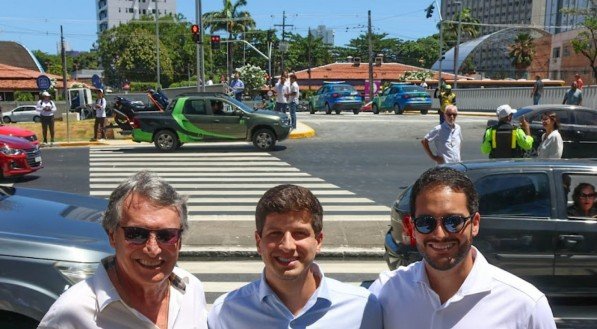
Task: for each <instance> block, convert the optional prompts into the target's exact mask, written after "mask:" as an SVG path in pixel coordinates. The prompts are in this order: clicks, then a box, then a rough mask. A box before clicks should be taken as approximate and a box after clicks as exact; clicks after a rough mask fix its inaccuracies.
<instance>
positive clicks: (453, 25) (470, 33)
mask: <svg viewBox="0 0 597 329" xmlns="http://www.w3.org/2000/svg"><path fill="white" fill-rule="evenodd" d="M459 17H460V12H457V13H456V14H455V15H454V17H452V19H451V20H450V21H447V22H444V23H442V24H443V30H444V40H443V41H444V44H445V45H446V48H452V47H454V46H455V45H456V40H457V38H458V19H459ZM478 23H479V20H478V19H476V18H475V17H474V16H473V15H472V13H471V9H470V8H463V9H462V20H461V24H460V42H462V41H463V40H468V39H473V38H476V37H477V35H479V25H476V24H478Z"/></svg>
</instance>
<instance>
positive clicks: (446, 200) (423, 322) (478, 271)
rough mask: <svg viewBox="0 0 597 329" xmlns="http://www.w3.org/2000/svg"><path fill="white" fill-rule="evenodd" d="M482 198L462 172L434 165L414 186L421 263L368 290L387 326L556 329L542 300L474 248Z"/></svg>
mask: <svg viewBox="0 0 597 329" xmlns="http://www.w3.org/2000/svg"><path fill="white" fill-rule="evenodd" d="M478 208H479V198H478V195H477V192H476V191H475V187H474V185H473V183H472V181H471V180H470V179H469V178H468V177H467V176H466V175H465V174H464V173H462V172H460V171H457V170H454V169H452V168H447V167H435V168H432V169H429V170H427V171H426V172H425V173H423V174H422V175H421V177H419V179H418V180H417V181H416V182H415V184H414V185H413V187H412V189H411V195H410V213H411V214H412V216H413V219H412V223H413V224H412V225H414V230H413V231H414V237H415V241H416V246H417V250H418V251H419V253H420V254H421V256H422V258H423V260H421V261H418V262H415V263H413V264H410V265H409V266H406V267H399V268H398V269H396V270H394V271H386V272H383V273H381V274H380V276H379V278H378V279H377V280H376V281H375V282H374V283H373V284H372V285H371V286H370V288H369V290H370V291H371V292H373V294H375V295H376V296H377V298H378V300H379V302H380V303H381V305H382V310H383V321H384V327H385V328H454V329H459V328H477V327H482V328H534V329H538V328H556V326H555V321H554V319H553V314H552V311H551V308H550V306H549V303H548V301H547V298H546V297H545V295H544V294H543V293H542V292H541V291H539V290H538V289H537V288H535V287H534V286H533V285H531V284H530V283H528V282H526V281H524V280H522V279H521V278H519V277H516V276H514V275H513V274H510V273H509V272H506V271H504V270H502V269H500V268H498V267H496V266H494V265H491V264H489V263H488V262H487V260H486V259H485V257H484V256H483V255H482V254H481V252H480V251H479V250H478V249H477V248H475V247H474V246H473V245H472V242H473V238H474V237H475V236H477V234H478V233H479V229H480V222H481V215H480V214H479V212H478Z"/></svg>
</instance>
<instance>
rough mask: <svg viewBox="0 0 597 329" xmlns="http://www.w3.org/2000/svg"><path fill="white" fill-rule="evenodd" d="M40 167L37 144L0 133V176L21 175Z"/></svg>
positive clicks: (40, 161)
mask: <svg viewBox="0 0 597 329" xmlns="http://www.w3.org/2000/svg"><path fill="white" fill-rule="evenodd" d="M41 168H43V166H42V159H41V151H40V150H39V146H38V145H34V144H32V143H30V142H28V141H27V140H25V139H23V138H20V137H10V136H3V135H0V178H2V177H4V178H8V177H18V176H23V175H26V174H30V173H32V172H34V171H37V170H39V169H41Z"/></svg>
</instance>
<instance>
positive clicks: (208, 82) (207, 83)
mask: <svg viewBox="0 0 597 329" xmlns="http://www.w3.org/2000/svg"><path fill="white" fill-rule="evenodd" d="M213 84H214V82H213V81H212V80H211V79H209V80H207V81H206V82H205V85H206V86H211V85H213Z"/></svg>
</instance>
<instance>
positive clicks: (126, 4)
mask: <svg viewBox="0 0 597 329" xmlns="http://www.w3.org/2000/svg"><path fill="white" fill-rule="evenodd" d="M95 2H96V7H95V8H96V12H97V16H96V17H97V32H98V34H99V33H101V32H103V31H105V30H107V29H110V28H112V27H114V26H118V25H120V24H123V23H126V22H128V21H130V20H133V19H138V18H140V17H141V16H144V15H155V12H156V8H157V12H158V16H163V15H168V14H176V0H96V1H95Z"/></svg>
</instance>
